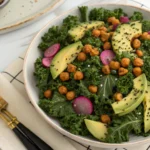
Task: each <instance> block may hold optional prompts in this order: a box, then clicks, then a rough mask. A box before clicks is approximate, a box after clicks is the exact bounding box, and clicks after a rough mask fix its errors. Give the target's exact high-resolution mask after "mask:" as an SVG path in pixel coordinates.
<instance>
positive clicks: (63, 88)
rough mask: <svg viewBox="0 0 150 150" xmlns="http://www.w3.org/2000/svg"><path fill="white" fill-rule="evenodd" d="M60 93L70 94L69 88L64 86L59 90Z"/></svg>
mask: <svg viewBox="0 0 150 150" xmlns="http://www.w3.org/2000/svg"><path fill="white" fill-rule="evenodd" d="M58 91H59V93H60V94H66V93H67V92H68V90H67V88H66V87H65V86H63V85H62V86H60V87H59V88H58Z"/></svg>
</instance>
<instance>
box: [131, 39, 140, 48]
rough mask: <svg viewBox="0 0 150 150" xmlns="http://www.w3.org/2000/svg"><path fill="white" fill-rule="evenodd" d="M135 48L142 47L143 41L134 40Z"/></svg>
mask: <svg viewBox="0 0 150 150" xmlns="http://www.w3.org/2000/svg"><path fill="white" fill-rule="evenodd" d="M132 45H133V48H135V49H137V48H139V47H140V46H141V41H140V40H139V39H134V40H133V42H132Z"/></svg>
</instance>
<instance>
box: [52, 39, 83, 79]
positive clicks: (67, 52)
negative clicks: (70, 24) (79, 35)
mask: <svg viewBox="0 0 150 150" xmlns="http://www.w3.org/2000/svg"><path fill="white" fill-rule="evenodd" d="M82 47H83V45H82V43H81V41H79V42H76V43H73V44H70V45H69V46H66V47H64V48H63V49H61V50H60V51H59V52H58V53H57V54H56V55H55V57H54V58H53V60H52V63H51V66H50V72H51V75H52V77H53V79H56V78H57V76H58V75H59V74H60V73H61V72H63V71H64V70H65V69H66V68H67V64H69V63H71V62H72V61H74V59H75V58H76V57H77V55H78V53H79V52H80V51H81V50H82Z"/></svg>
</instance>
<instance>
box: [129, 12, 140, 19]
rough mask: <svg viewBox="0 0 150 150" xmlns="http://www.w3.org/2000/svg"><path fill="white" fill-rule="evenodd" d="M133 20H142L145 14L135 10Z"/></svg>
mask: <svg viewBox="0 0 150 150" xmlns="http://www.w3.org/2000/svg"><path fill="white" fill-rule="evenodd" d="M130 20H131V21H137V20H138V21H139V20H140V21H142V20H143V14H142V13H141V12H138V11H135V12H134V13H133V15H132V16H131V17H130Z"/></svg>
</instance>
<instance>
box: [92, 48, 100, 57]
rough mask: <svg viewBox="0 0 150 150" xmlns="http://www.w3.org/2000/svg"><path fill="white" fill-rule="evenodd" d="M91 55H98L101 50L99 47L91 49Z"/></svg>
mask: <svg viewBox="0 0 150 150" xmlns="http://www.w3.org/2000/svg"><path fill="white" fill-rule="evenodd" d="M90 55H91V56H97V55H99V50H98V49H97V48H93V49H92V50H91V51H90Z"/></svg>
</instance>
